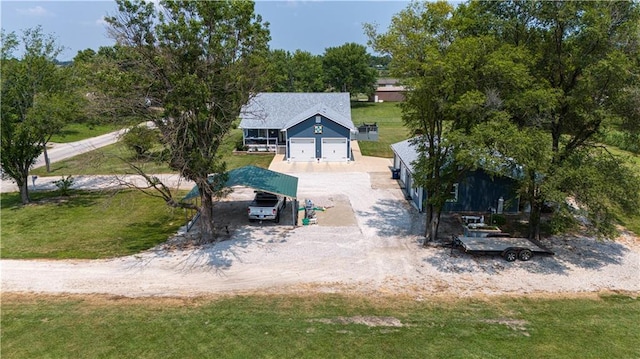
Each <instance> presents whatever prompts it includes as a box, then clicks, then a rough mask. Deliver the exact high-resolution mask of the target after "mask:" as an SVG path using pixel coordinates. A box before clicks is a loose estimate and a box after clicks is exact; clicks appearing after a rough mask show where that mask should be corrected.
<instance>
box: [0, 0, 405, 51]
mask: <svg viewBox="0 0 640 359" xmlns="http://www.w3.org/2000/svg"><path fill="white" fill-rule="evenodd" d="M408 4H409V2H408V1H400V0H398V1H336V0H333V1H331V0H329V1H302V0H288V1H268V0H259V1H257V2H256V7H255V10H256V13H258V14H260V15H262V18H263V20H264V21H267V22H269V23H270V25H269V29H270V30H271V43H270V47H271V48H272V49H284V50H288V51H291V52H293V51H295V50H296V49H300V50H304V51H309V52H311V53H312V54H316V55H320V54H322V53H324V50H325V49H326V48H327V47H335V46H340V45H343V44H345V43H347V42H355V43H359V44H362V45H366V41H367V38H366V36H365V35H364V32H363V30H362V24H363V23H377V24H378V25H379V28H380V29H381V30H385V29H386V28H387V27H388V25H389V22H390V21H391V17H392V16H393V15H394V14H397V13H398V12H399V11H401V10H402V9H404V8H405V7H406V6H407V5H408ZM116 10H117V7H116V4H115V2H114V1H89V0H86V1H56V0H52V1H6V0H2V1H0V14H1V15H0V24H1V26H2V28H3V29H4V30H5V31H9V32H11V31H15V32H16V33H20V30H22V29H27V28H32V27H35V26H37V25H41V26H42V28H43V30H44V32H45V33H47V34H52V35H54V36H55V37H56V39H57V41H58V44H59V45H61V46H63V47H64V48H65V51H64V52H63V54H62V55H61V56H60V58H59V60H62V61H65V60H71V59H73V57H74V56H75V55H76V54H77V52H78V51H80V50H84V49H87V48H92V49H94V50H97V49H98V48H99V47H100V46H110V45H113V43H114V41H113V40H111V39H110V38H108V36H107V32H106V28H105V23H104V21H103V20H102V18H103V17H104V16H105V15H108V14H114V13H115V11H116Z"/></svg>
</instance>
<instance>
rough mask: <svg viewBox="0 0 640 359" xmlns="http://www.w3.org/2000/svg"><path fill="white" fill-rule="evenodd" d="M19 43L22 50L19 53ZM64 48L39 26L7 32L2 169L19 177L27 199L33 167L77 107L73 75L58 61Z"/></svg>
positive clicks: (4, 35) (3, 93)
mask: <svg viewBox="0 0 640 359" xmlns="http://www.w3.org/2000/svg"><path fill="white" fill-rule="evenodd" d="M20 45H22V46H23V51H22V52H23V55H22V56H21V57H20V58H16V57H14V56H13V53H14V51H15V50H16V48H17V47H18V46H20ZM61 50H62V48H61V47H60V46H58V45H57V43H56V41H55V39H54V38H53V36H51V35H46V34H44V33H43V32H42V28H40V27H36V28H33V29H27V30H24V31H23V33H22V36H20V37H18V36H17V35H16V34H14V33H9V34H6V33H5V32H4V31H3V32H2V52H1V55H2V58H0V61H1V66H2V81H1V86H2V87H1V92H2V94H1V98H2V105H1V106H2V126H1V132H2V142H1V145H0V146H1V149H2V152H1V155H0V158H1V164H2V175H3V176H8V177H10V178H12V179H13V180H14V181H15V182H16V184H17V185H18V187H19V188H20V195H21V199H22V202H23V203H28V202H29V191H28V186H27V184H28V182H27V177H28V175H29V169H30V168H31V166H32V165H33V164H34V163H35V161H36V160H37V158H38V156H40V154H42V153H43V151H45V150H46V147H45V145H46V143H47V142H48V141H49V139H50V138H51V136H52V135H54V134H56V133H58V132H59V131H60V130H61V129H62V127H63V126H64V124H65V123H66V122H68V121H69V120H70V119H72V118H73V117H74V116H76V115H77V112H78V107H79V102H80V99H79V98H78V96H76V95H77V94H76V93H75V92H74V89H73V86H72V83H71V76H70V74H69V73H68V72H67V71H65V69H62V68H59V67H58V66H56V63H55V58H56V56H57V55H58V54H59V53H60V52H61Z"/></svg>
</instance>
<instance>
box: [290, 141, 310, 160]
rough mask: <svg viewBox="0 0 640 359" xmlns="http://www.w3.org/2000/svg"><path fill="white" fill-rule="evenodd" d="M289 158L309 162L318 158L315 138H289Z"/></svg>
mask: <svg viewBox="0 0 640 359" xmlns="http://www.w3.org/2000/svg"><path fill="white" fill-rule="evenodd" d="M289 160H291V161H297V162H303V161H304V162H309V161H315V160H316V139H315V138H292V139H290V140H289Z"/></svg>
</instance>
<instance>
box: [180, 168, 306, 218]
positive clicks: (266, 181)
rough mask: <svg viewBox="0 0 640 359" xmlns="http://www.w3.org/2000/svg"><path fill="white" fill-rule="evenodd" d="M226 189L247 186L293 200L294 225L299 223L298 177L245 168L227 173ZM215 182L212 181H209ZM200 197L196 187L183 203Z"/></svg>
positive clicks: (262, 169) (185, 197) (261, 169)
mask: <svg viewBox="0 0 640 359" xmlns="http://www.w3.org/2000/svg"><path fill="white" fill-rule="evenodd" d="M227 175H228V178H227V181H226V182H225V187H234V186H245V187H250V188H253V189H255V190H258V191H264V192H269V193H274V194H278V195H281V196H285V197H289V198H290V199H291V204H292V205H291V211H292V214H293V225H295V224H296V223H297V213H298V204H297V198H298V177H294V176H290V175H287V174H284V173H280V172H275V171H271V170H268V169H264V168H260V167H256V166H244V167H240V168H236V169H234V170H231V171H229V172H227ZM209 181H210V182H213V180H212V179H210V180H209ZM198 197H200V191H199V189H198V186H197V185H196V186H194V187H193V188H192V189H191V191H189V193H187V195H186V196H184V198H182V201H188V200H192V199H194V198H198Z"/></svg>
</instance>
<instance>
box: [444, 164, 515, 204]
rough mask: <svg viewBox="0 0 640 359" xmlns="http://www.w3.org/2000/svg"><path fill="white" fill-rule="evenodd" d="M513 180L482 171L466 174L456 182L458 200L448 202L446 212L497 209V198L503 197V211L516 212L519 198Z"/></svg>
mask: <svg viewBox="0 0 640 359" xmlns="http://www.w3.org/2000/svg"><path fill="white" fill-rule="evenodd" d="M514 182H515V181H514V180H512V179H510V178H507V177H501V176H494V177H493V178H492V177H491V176H489V175H488V174H487V173H486V172H484V171H473V172H470V173H469V174H467V176H465V178H464V179H463V180H462V181H460V183H459V184H458V201H457V202H448V203H447V204H446V205H445V208H444V210H445V211H447V212H467V211H468V212H487V211H488V210H489V208H493V209H494V210H497V208H498V200H499V198H500V197H502V198H503V199H504V209H503V212H505V213H517V212H518V206H519V200H518V197H517V194H516V193H515V183H514Z"/></svg>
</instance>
